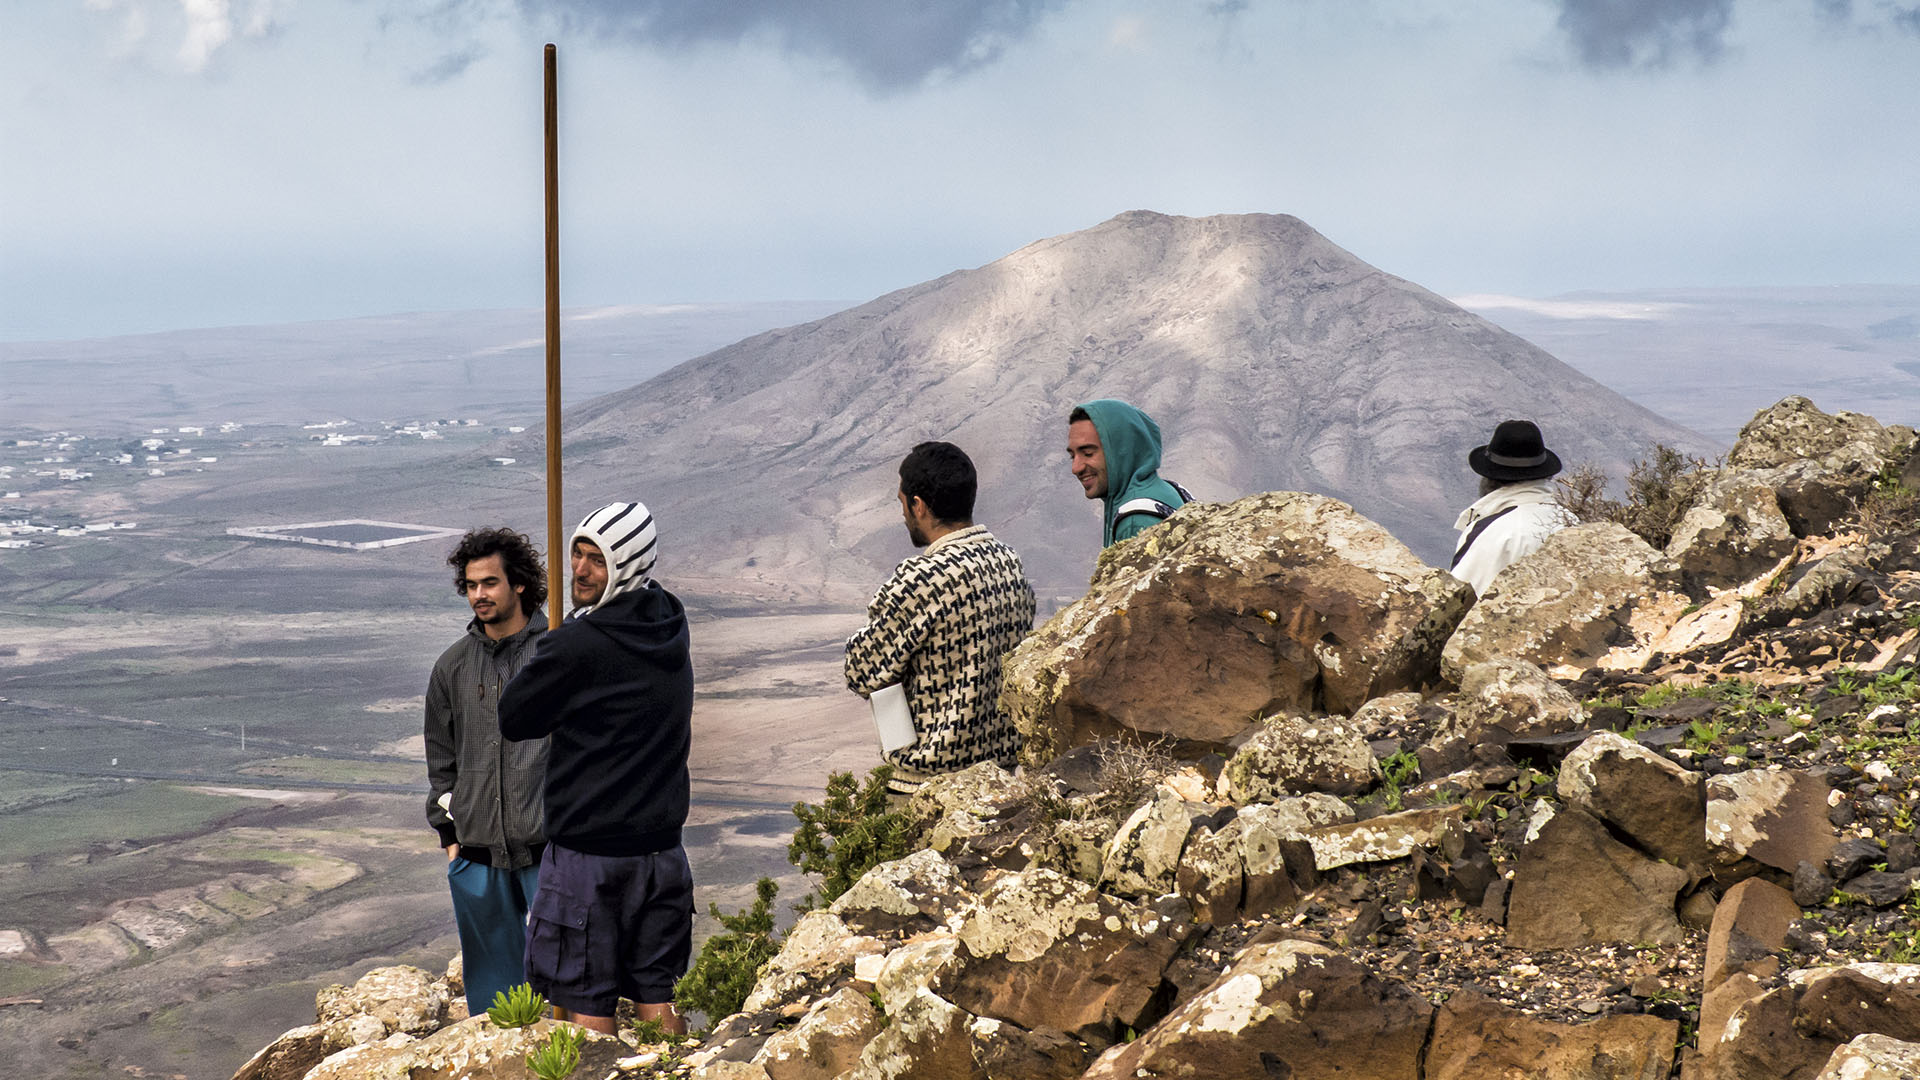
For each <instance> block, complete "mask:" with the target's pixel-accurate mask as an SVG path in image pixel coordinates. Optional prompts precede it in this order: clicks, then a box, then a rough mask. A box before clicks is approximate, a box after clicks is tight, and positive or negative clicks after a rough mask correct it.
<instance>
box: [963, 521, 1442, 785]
mask: <svg viewBox="0 0 1920 1080" xmlns="http://www.w3.org/2000/svg"><path fill="white" fill-rule="evenodd" d="M1471 596H1472V592H1471V590H1470V589H1468V588H1467V586H1465V585H1464V584H1462V583H1461V582H1459V581H1457V580H1455V579H1454V578H1453V577H1452V576H1451V575H1449V574H1447V573H1445V572H1444V571H1439V570H1435V569H1433V568H1432V567H1429V566H1427V565H1426V564H1425V563H1423V562H1421V561H1420V559H1419V558H1418V557H1416V556H1415V555H1414V554H1413V553H1412V552H1411V551H1409V550H1408V549H1407V548H1406V546H1405V545H1403V544H1401V543H1400V542H1399V541H1398V540H1396V539H1394V538H1393V537H1392V536H1391V535H1390V534H1389V533H1387V531H1386V530H1384V529H1382V528H1381V527H1380V526H1378V525H1376V524H1374V523H1373V522H1371V521H1368V520H1367V519H1366V518H1363V517H1361V516H1360V515H1359V514H1357V513H1355V512H1354V511H1353V509H1352V508H1351V507H1349V506H1347V505H1346V504H1344V503H1341V502H1337V501H1335V500H1333V499H1329V498H1326V497H1324V496H1320V495H1310V494H1304V493H1301V492H1270V493H1267V494H1264V495H1252V496H1248V497H1247V498H1244V499H1241V500H1239V501H1237V502H1233V503H1229V504H1223V505H1215V504H1195V505H1191V506H1188V507H1186V508H1184V509H1182V511H1181V512H1180V513H1179V514H1178V515H1176V516H1175V517H1174V518H1172V519H1171V520H1169V521H1167V522H1166V523H1165V524H1162V525H1159V526H1156V527H1155V528H1153V529H1151V530H1149V531H1148V532H1146V533H1144V534H1142V535H1141V536H1140V537H1138V538H1136V539H1135V540H1133V541H1129V542H1126V543H1122V544H1116V545H1114V546H1112V547H1110V548H1107V549H1106V550H1105V551H1104V552H1103V553H1102V554H1101V557H1100V563H1099V567H1098V569H1097V570H1096V571H1095V573H1094V578H1093V582H1092V586H1091V588H1090V589H1089V591H1088V593H1087V595H1086V596H1085V597H1083V598H1082V599H1081V600H1079V601H1078V602H1076V603H1074V604H1072V605H1070V606H1069V607H1067V608H1066V609H1064V610H1062V611H1061V612H1060V613H1059V614H1057V615H1055V616H1054V617H1053V618H1052V619H1050V620H1049V621H1048V622H1047V624H1046V625H1045V626H1043V627H1041V628H1040V629H1039V630H1038V631H1036V632H1035V633H1034V634H1033V635H1032V636H1030V637H1029V638H1028V639H1027V640H1026V642H1025V643H1023V644H1022V645H1021V646H1020V648H1019V649H1017V650H1016V651H1015V652H1014V653H1013V654H1012V655H1011V656H1009V657H1008V658H1007V663H1006V681H1005V688H1004V690H1003V692H1002V696H1001V702H1002V704H1003V705H1004V706H1005V708H1006V709H1007V712H1008V713H1009V715H1011V716H1012V717H1013V720H1014V723H1015V724H1016V725H1017V726H1018V728H1019V730H1020V733H1021V735H1022V736H1023V738H1024V741H1025V750H1024V758H1025V760H1026V761H1027V762H1028V763H1029V764H1040V763H1043V762H1046V761H1050V760H1052V759H1053V758H1054V757H1056V756H1057V755H1059V754H1060V753H1062V752H1064V751H1066V750H1068V749H1071V748H1072V747H1075V746H1080V745H1083V744H1086V743H1090V742H1093V741H1094V740H1096V739H1099V738H1101V737H1104V736H1107V735H1114V734H1120V733H1134V734H1137V735H1142V736H1146V737H1148V738H1160V737H1166V738H1171V739H1174V740H1177V741H1179V742H1182V743H1185V744H1189V745H1199V746H1211V747H1215V748H1218V747H1220V746H1222V745H1223V744H1225V743H1226V741H1227V740H1229V739H1231V738H1232V737H1233V736H1235V735H1236V734H1238V733H1239V731H1240V730H1241V729H1242V728H1243V727H1244V726H1245V723H1246V718H1247V717H1249V716H1260V715H1268V714H1272V713H1276V712H1311V711H1314V710H1316V709H1324V710H1326V711H1330V712H1340V713H1347V712H1350V711H1351V710H1353V709H1355V708H1358V707H1359V706H1360V705H1362V704H1363V703H1365V702H1366V701H1367V700H1369V699H1371V698H1374V697H1378V696H1380V695H1381V694H1385V693H1391V692H1393V691H1397V690H1408V689H1418V688H1419V687H1421V686H1422V685H1423V684H1426V683H1428V682H1431V681H1432V680H1433V677H1434V672H1435V670H1436V665H1437V662H1438V657H1439V648H1440V645H1441V643H1442V642H1444V641H1445V640H1446V638H1447V635H1448V634H1449V633H1450V632H1451V631H1452V628H1453V625H1454V624H1455V623H1456V622H1457V621H1458V620H1459V618H1460V615H1461V614H1462V613H1463V612H1464V611H1465V610H1466V606H1467V604H1468V603H1469V602H1470V597H1471Z"/></svg>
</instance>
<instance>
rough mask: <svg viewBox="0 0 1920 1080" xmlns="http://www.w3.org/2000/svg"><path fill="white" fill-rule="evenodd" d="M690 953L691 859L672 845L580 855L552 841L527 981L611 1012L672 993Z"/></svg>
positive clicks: (554, 998)
mask: <svg viewBox="0 0 1920 1080" xmlns="http://www.w3.org/2000/svg"><path fill="white" fill-rule="evenodd" d="M692 955H693V869H692V867H690V866H688V865H687V851H686V849H685V848H683V847H679V846H675V847H673V848H670V849H668V850H666V851H660V852H655V853H654V854H651V855H625V856H607V855H586V854H582V853H581V852H578V851H573V850H570V849H568V848H564V847H561V846H560V845H559V844H553V843H549V844H548V845H547V851H546V854H545V855H543V856H542V857H541V859H540V890H539V892H537V893H535V894H534V897H533V905H532V907H531V908H529V910H528V917H527V981H528V982H529V983H531V984H533V988H534V989H535V990H537V991H539V992H540V993H541V994H543V995H544V996H545V997H546V999H547V1000H548V1001H551V1002H552V1003H554V1004H555V1005H558V1006H559V1007H560V1008H563V1009H566V1010H568V1011H570V1012H576V1013H580V1014H582V1015H585V1016H612V1015H613V1014H614V1009H615V1007H616V1006H618V1004H619V1002H620V999H621V998H623V997H625V998H631V999H632V1000H634V1001H638V1002H641V1003H643V1004H648V1005H658V1004H662V1003H665V1002H669V1001H672V1000H673V984H674V983H675V982H678V981H679V979H680V976H681V975H684V974H685V973H686V970H687V961H688V960H689V959H690V958H691V957H692Z"/></svg>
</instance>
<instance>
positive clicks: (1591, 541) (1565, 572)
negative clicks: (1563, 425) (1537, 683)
mask: <svg viewBox="0 0 1920 1080" xmlns="http://www.w3.org/2000/svg"><path fill="white" fill-rule="evenodd" d="M1669 574H1670V568H1669V566H1668V564H1667V563H1666V561H1665V557H1664V556H1663V555H1662V554H1661V553H1660V552H1658V551H1655V550H1654V549H1653V547H1652V546H1651V545H1649V544H1648V543H1647V542H1646V541H1645V540H1642V539H1641V538H1640V537H1638V536H1636V535H1634V534H1633V533H1632V532H1631V531H1630V530H1628V529H1627V527H1626V526H1624V525H1617V524H1615V523H1613V522H1610V521H1603V522H1592V523H1589V524H1585V525H1576V526H1574V527H1573V528H1570V529H1562V530H1560V531H1559V532H1557V533H1554V534H1553V535H1552V536H1550V537H1548V538H1547V542H1546V543H1544V544H1542V545H1541V546H1540V549H1539V550H1538V551H1535V552H1534V553H1533V554H1531V555H1528V556H1526V557H1525V558H1522V559H1520V560H1518V561H1516V562H1514V563H1513V564H1512V565H1510V566H1508V567H1507V568H1506V569H1504V570H1502V571H1500V574H1499V576H1497V577H1495V578H1494V579H1493V584H1491V585H1489V586H1487V595H1485V596H1483V597H1481V598H1480V602H1479V603H1477V604H1475V605H1473V610H1471V611H1469V612H1467V616H1466V618H1464V619H1462V620H1460V626H1459V628H1458V629H1456V630H1455V631H1454V632H1453V636H1452V637H1450V638H1448V639H1447V644H1446V648H1445V649H1444V650H1443V651H1442V653H1441V656H1440V667H1441V674H1442V675H1444V676H1445V677H1446V678H1447V679H1448V680H1450V681H1452V682H1454V683H1456V684H1457V683H1458V682H1459V681H1460V679H1461V677H1462V676H1463V675H1464V674H1465V673H1466V670H1467V669H1468V668H1470V667H1472V666H1473V665H1475V664H1479V663H1484V662H1486V661H1488V660H1495V659H1501V658H1508V659H1514V660H1525V661H1527V662H1528V663H1532V664H1538V665H1539V666H1540V667H1542V668H1545V669H1546V670H1547V671H1548V672H1549V673H1558V672H1560V671H1563V670H1564V671H1568V672H1572V671H1573V670H1575V669H1583V668H1586V667H1590V666H1593V665H1594V664H1595V663H1596V662H1598V661H1599V660H1600V659H1601V658H1602V657H1604V656H1606V655H1607V654H1608V653H1609V652H1610V651H1612V650H1615V649H1620V648H1626V649H1632V648H1634V647H1635V646H1637V645H1640V644H1642V643H1643V642H1645V641H1650V640H1652V639H1653V638H1654V637H1656V636H1658V635H1659V634H1661V633H1664V632H1665V631H1666V629H1667V628H1668V627H1669V626H1670V625H1671V624H1672V621H1673V620H1672V613H1670V612H1668V611H1666V610H1665V607H1666V606H1669V605H1663V604H1662V603H1661V600H1662V598H1663V597H1665V596H1667V595H1668V594H1669V590H1667V589H1666V588H1665V582H1666V581H1667V579H1668V577H1669ZM1673 599H1674V601H1675V603H1674V604H1673V605H1671V606H1673V607H1674V612H1677V611H1679V610H1681V609H1684V608H1685V607H1686V606H1687V605H1688V604H1690V603H1691V601H1689V600H1687V599H1686V597H1684V596H1678V595H1675V596H1674V597H1673Z"/></svg>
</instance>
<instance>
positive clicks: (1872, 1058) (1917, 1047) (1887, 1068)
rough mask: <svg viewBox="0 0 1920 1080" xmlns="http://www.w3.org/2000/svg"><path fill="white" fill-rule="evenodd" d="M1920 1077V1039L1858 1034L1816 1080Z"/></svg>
mask: <svg viewBox="0 0 1920 1080" xmlns="http://www.w3.org/2000/svg"><path fill="white" fill-rule="evenodd" d="M1916 1076H1920V1042H1902V1041H1901V1040H1899V1039H1890V1038H1888V1037H1887V1036H1885V1035H1856V1036H1855V1037H1854V1039H1853V1041H1852V1042H1849V1043H1848V1044H1847V1045H1845V1046H1842V1047H1840V1048H1839V1049H1837V1050H1835V1051H1834V1052H1833V1056H1832V1057H1830V1058H1828V1059H1827V1064H1826V1067H1825V1068H1823V1069H1821V1070H1820V1075H1818V1076H1816V1077H1814V1080H1913V1078H1914V1077H1916Z"/></svg>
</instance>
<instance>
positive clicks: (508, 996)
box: [487, 983, 547, 1028]
mask: <svg viewBox="0 0 1920 1080" xmlns="http://www.w3.org/2000/svg"><path fill="white" fill-rule="evenodd" d="M546 1015H547V999H546V998H543V997H541V996H540V995H539V994H536V993H534V992H533V987H532V986H531V985H529V984H527V983H521V984H520V985H519V986H515V987H511V988H509V989H506V990H497V991H495V992H494V995H493V1007H492V1008H490V1009H488V1010H487V1019H489V1020H492V1021H493V1024H494V1026H495V1027H503V1028H519V1027H531V1026H532V1025H534V1024H537V1023H539V1022H540V1021H541V1020H543V1019H545V1018H546Z"/></svg>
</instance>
